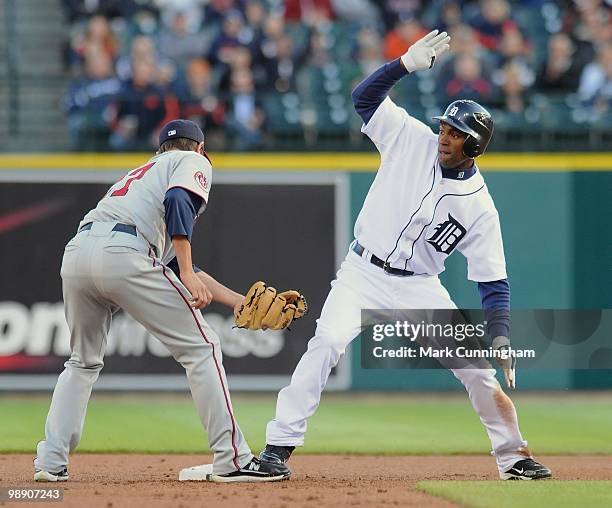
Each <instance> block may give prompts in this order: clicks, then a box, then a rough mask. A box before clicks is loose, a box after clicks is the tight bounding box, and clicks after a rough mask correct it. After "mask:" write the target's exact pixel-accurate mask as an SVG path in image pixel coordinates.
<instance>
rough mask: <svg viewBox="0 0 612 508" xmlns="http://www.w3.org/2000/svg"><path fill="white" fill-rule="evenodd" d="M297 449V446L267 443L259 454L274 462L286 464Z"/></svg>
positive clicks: (263, 459) (265, 459) (262, 457)
mask: <svg viewBox="0 0 612 508" xmlns="http://www.w3.org/2000/svg"><path fill="white" fill-rule="evenodd" d="M293 450H295V446H276V445H269V444H267V445H266V447H265V448H264V450H263V451H262V452H261V453H260V454H259V459H260V460H262V461H265V462H270V463H272V464H285V463H286V462H287V461H288V460H289V457H291V454H292V453H293Z"/></svg>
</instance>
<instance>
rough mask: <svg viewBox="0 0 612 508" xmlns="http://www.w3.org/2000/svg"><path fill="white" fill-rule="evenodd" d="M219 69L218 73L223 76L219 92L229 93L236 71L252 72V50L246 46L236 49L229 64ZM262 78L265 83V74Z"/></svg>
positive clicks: (220, 80)
mask: <svg viewBox="0 0 612 508" xmlns="http://www.w3.org/2000/svg"><path fill="white" fill-rule="evenodd" d="M218 67H219V68H218V72H219V73H220V75H221V77H220V79H219V90H221V91H222V92H226V93H227V92H229V90H230V88H231V85H232V74H233V73H234V71H238V70H243V69H245V70H248V71H252V67H253V57H252V55H251V50H250V49H249V48H247V47H246V46H238V47H236V48H234V49H233V52H232V58H231V59H230V60H229V61H228V63H227V64H222V65H219V66H218ZM260 78H261V79H263V80H264V82H265V79H266V76H265V73H262V74H261V76H260ZM253 79H255V78H253ZM254 82H255V86H256V87H257V82H256V81H254ZM262 84H265V83H262Z"/></svg>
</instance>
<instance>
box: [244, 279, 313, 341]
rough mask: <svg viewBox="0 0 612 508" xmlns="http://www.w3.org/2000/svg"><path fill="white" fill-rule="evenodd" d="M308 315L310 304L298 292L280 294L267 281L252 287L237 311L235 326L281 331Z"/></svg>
mask: <svg viewBox="0 0 612 508" xmlns="http://www.w3.org/2000/svg"><path fill="white" fill-rule="evenodd" d="M306 312H308V304H307V303H306V299H305V298H304V296H303V295H301V294H300V293H299V292H298V291H284V292H282V293H277V291H276V289H274V288H273V287H270V286H268V285H267V284H266V283H265V282H261V281H259V282H256V283H255V284H253V285H252V286H251V289H249V291H248V293H247V294H246V296H245V297H244V300H243V301H242V303H241V304H240V305H239V306H236V307H235V309H234V317H235V318H236V320H235V322H236V326H237V327H238V328H247V329H249V330H267V329H268V328H270V329H272V330H282V329H284V328H287V327H288V326H289V325H290V324H291V323H292V321H293V320H294V319H299V318H301V317H302V316H304V314H306Z"/></svg>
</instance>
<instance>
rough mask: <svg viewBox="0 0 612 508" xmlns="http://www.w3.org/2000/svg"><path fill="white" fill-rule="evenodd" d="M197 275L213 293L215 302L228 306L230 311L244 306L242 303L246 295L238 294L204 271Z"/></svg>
mask: <svg viewBox="0 0 612 508" xmlns="http://www.w3.org/2000/svg"><path fill="white" fill-rule="evenodd" d="M196 275H197V276H198V277H199V278H200V280H201V281H202V282H203V283H204V284H205V285H206V287H207V288H208V289H209V290H210V292H211V293H212V298H213V301H215V302H217V303H220V304H222V305H226V306H227V307H229V308H230V309H232V310H234V309H235V308H236V307H238V306H240V305H242V301H243V300H244V295H241V294H240V293H236V291H233V290H232V289H230V288H228V287H227V286H224V285H223V284H221V283H220V282H219V281H217V280H216V279H215V278H213V277H212V276H211V275H209V274H207V273H206V272H204V271H201V272H197V273H196Z"/></svg>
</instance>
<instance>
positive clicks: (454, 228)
mask: <svg viewBox="0 0 612 508" xmlns="http://www.w3.org/2000/svg"><path fill="white" fill-rule="evenodd" d="M465 233H466V231H465V228H464V227H463V226H462V225H461V224H459V223H458V222H457V220H456V219H455V218H454V217H453V216H452V215H451V214H450V213H449V214H448V220H445V221H444V222H441V223H440V224H438V225H437V226H436V227H435V229H434V234H433V235H432V236H431V238H428V239H427V242H429V243H430V244H432V245H433V246H434V249H436V250H437V251H438V252H443V253H444V254H450V253H451V251H452V250H453V249H454V248H455V247H456V246H457V244H458V243H459V242H460V241H461V239H462V238H463V237H464V236H465Z"/></svg>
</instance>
